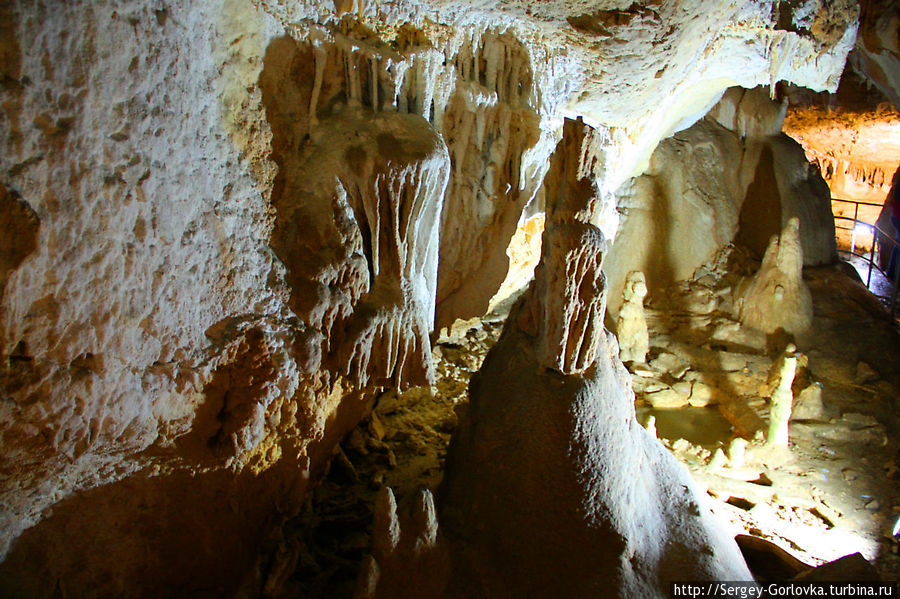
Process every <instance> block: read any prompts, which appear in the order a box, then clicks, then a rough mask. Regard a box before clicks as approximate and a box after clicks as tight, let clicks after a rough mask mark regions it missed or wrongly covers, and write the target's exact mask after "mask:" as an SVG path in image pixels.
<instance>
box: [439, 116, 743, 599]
mask: <svg viewBox="0 0 900 599" xmlns="http://www.w3.org/2000/svg"><path fill="white" fill-rule="evenodd" d="M590 136H591V133H590V130H589V129H588V128H587V127H585V126H584V125H583V124H581V123H577V122H574V121H568V122H567V124H566V127H565V133H564V136H563V142H562V143H561V144H560V148H559V149H558V150H557V154H556V156H555V158H554V165H553V166H552V167H551V172H553V171H556V172H557V173H558V175H557V178H555V179H554V180H555V181H557V182H558V185H557V187H556V189H558V195H557V196H555V197H554V198H553V199H552V200H549V201H548V222H547V231H546V233H545V239H544V244H543V246H542V247H543V248H544V250H543V253H542V259H541V264H540V265H539V266H538V272H537V274H536V277H535V281H534V283H533V284H532V286H531V288H530V289H529V291H528V292H527V293H526V294H525V295H524V296H523V297H522V298H521V300H520V301H519V303H518V304H517V305H516V307H515V308H514V311H513V313H512V314H511V315H510V319H509V320H508V321H507V326H506V329H505V331H504V334H503V336H502V337H501V339H500V341H499V342H498V343H497V345H495V346H494V348H493V349H492V350H491V352H490V353H489V355H488V357H487V359H486V361H485V363H484V366H483V367H482V370H481V371H480V372H479V373H478V374H477V375H476V377H475V378H474V379H473V382H472V385H471V388H470V395H471V404H470V408H469V410H468V412H467V413H466V416H465V418H463V419H462V420H461V422H460V426H459V429H458V431H457V434H456V435H455V436H454V439H453V441H452V443H451V448H450V453H449V455H448V462H447V468H446V474H445V479H444V481H445V482H444V485H443V487H442V489H441V497H442V500H441V509H440V521H441V527H442V530H444V532H445V534H446V536H447V538H448V539H450V540H451V547H453V548H454V556H455V558H456V559H455V562H454V563H455V564H456V568H457V572H456V576H454V577H453V580H454V581H456V584H458V585H461V586H462V589H461V591H462V594H464V595H466V596H490V597H516V596H523V595H528V596H536V597H550V596H567V597H580V596H590V595H595V594H598V593H603V594H604V595H609V596H621V597H637V596H640V597H653V596H665V595H667V594H668V592H669V588H668V585H667V584H665V583H664V582H662V581H666V580H671V579H673V578H674V577H678V576H680V577H685V578H689V579H698V580H706V579H721V580H724V579H729V580H732V579H747V578H749V572H748V571H747V570H746V566H745V565H744V562H743V559H742V558H741V557H740V554H739V552H738V550H737V546H736V545H735V544H734V542H733V540H732V539H730V538H727V537H726V536H724V535H722V533H721V532H720V531H719V530H718V529H717V528H716V525H715V523H714V521H713V520H712V516H711V514H709V513H708V512H707V511H706V510H705V508H704V507H703V506H702V504H701V503H700V501H701V499H700V497H699V495H698V493H697V491H696V490H695V488H694V486H693V483H692V482H691V481H690V479H689V478H688V477H686V476H685V474H684V473H683V471H681V470H680V469H679V468H678V467H677V466H676V464H675V463H674V462H673V461H672V458H671V456H670V455H669V454H667V453H666V451H665V450H664V449H663V448H662V446H661V445H660V444H659V443H658V442H657V441H656V440H655V439H654V438H653V437H651V436H650V435H649V434H648V433H647V432H646V431H645V430H644V429H643V427H641V426H640V424H639V423H638V422H637V420H636V418H635V413H634V408H633V401H634V400H633V397H632V394H631V392H630V385H629V383H628V378H629V377H628V373H627V372H626V371H625V369H624V368H623V367H622V365H621V362H620V361H619V360H618V359H617V358H616V356H615V349H614V348H615V342H614V341H613V340H612V339H611V336H610V335H609V334H608V333H605V332H604V331H603V330H602V322H603V316H604V311H605V310H604V309H605V306H604V298H605V293H603V288H602V286H603V284H604V281H603V278H602V276H601V277H599V278H597V277H596V276H595V275H593V274H592V273H593V268H594V265H595V264H597V263H598V262H599V261H600V260H601V258H602V252H603V249H604V244H603V238H602V233H600V232H599V230H594V229H592V225H590V224H589V222H590V218H591V216H592V215H594V214H596V213H597V211H598V209H599V206H598V205H597V204H598V198H597V195H596V193H595V188H594V184H593V179H592V175H591V173H592V170H591V164H590V163H589V162H588V163H587V164H585V163H584V162H582V159H583V156H584V153H583V151H584V147H585V146H586V145H588V144H589V143H590ZM560 221H562V222H564V223H567V224H566V225H562V223H561V222H560ZM565 239H574V240H581V243H580V246H579V247H580V248H581V249H580V251H578V252H574V251H572V250H570V249H568V248H570V247H571V245H569V244H563V243H560V241H563V240H565ZM586 239H597V241H596V242H592V243H584V240H586ZM557 248H561V249H557ZM562 272H569V273H572V274H574V275H575V276H576V278H575V280H576V281H578V280H580V281H582V282H584V281H588V282H589V284H590V285H594V286H599V287H600V288H599V289H590V288H588V289H589V293H586V294H573V293H572V292H571V291H570V290H571V287H570V286H569V285H566V284H563V282H562V281H560V280H559V273H562ZM579 304H580V306H579ZM579 308H581V309H579ZM585 308H587V309H585ZM560 314H561V315H562V316H563V318H562V320H563V321H564V322H565V323H567V324H568V328H567V330H569V331H570V332H572V333H575V334H574V335H572V336H570V337H569V339H574V340H577V341H578V342H579V343H576V344H574V345H573V344H571V343H569V344H567V343H565V342H564V339H562V342H561V338H560V325H559V323H558V320H557V321H556V322H554V321H552V320H550V318H549V316H550V315H560ZM613 464H614V466H613Z"/></svg>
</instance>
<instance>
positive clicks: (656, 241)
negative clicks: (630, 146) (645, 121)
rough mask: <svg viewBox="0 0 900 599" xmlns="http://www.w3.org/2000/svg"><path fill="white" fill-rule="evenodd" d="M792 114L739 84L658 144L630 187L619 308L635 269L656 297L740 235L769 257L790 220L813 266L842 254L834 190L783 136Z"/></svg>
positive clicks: (615, 254)
mask: <svg viewBox="0 0 900 599" xmlns="http://www.w3.org/2000/svg"><path fill="white" fill-rule="evenodd" d="M785 110H786V105H784V104H780V103H777V102H773V101H772V100H770V99H769V97H768V94H767V92H766V91H764V90H762V89H756V90H750V91H746V90H741V89H731V90H729V91H728V92H727V93H726V94H725V95H724V96H723V97H722V99H721V100H720V102H719V103H718V104H716V105H715V106H714V107H713V108H712V109H711V110H710V112H709V113H708V115H707V116H706V117H705V118H704V119H702V120H701V121H699V122H698V123H697V124H695V125H693V126H692V127H690V128H688V129H686V130H684V131H681V132H679V133H677V134H676V135H675V136H673V137H671V138H669V139H666V140H664V141H663V142H662V143H660V145H659V147H658V148H657V149H656V151H655V152H654V154H653V157H652V159H651V161H650V168H649V169H648V170H647V172H645V173H644V174H643V175H641V176H640V177H637V178H636V179H634V180H633V181H632V182H631V183H629V184H628V185H625V186H623V188H622V189H621V190H620V191H619V192H618V194H617V197H618V200H617V202H618V210H619V212H620V213H621V214H622V220H621V225H620V227H619V231H618V233H617V234H616V238H615V242H614V243H613V246H612V249H611V250H610V257H609V260H608V261H607V268H606V271H607V276H608V277H609V281H610V291H611V293H612V294H613V295H611V296H610V310H611V311H612V312H613V313H617V312H618V309H619V305H620V301H621V300H620V297H621V293H620V290H621V289H622V288H623V285H624V281H625V276H626V274H627V273H628V272H630V271H632V270H641V271H643V272H644V273H645V275H646V277H647V286H648V288H649V290H650V295H651V296H652V295H653V294H654V292H658V291H660V290H662V289H664V288H665V287H667V286H669V285H670V284H672V283H674V282H676V281H682V280H685V279H689V278H691V277H692V276H693V274H694V272H695V270H697V269H698V268H699V267H700V266H701V265H703V264H705V263H707V262H709V261H710V260H712V259H713V257H714V256H715V254H716V252H718V251H719V250H720V249H721V248H722V247H723V246H725V245H726V244H728V243H730V242H732V241H738V242H741V243H743V244H745V245H748V246H749V247H750V248H751V249H753V250H754V251H756V252H757V253H758V255H759V256H760V257H761V256H762V254H763V252H764V251H765V248H766V244H767V243H768V240H769V238H770V237H771V236H772V235H773V234H777V233H778V232H780V231H781V229H782V228H783V227H784V225H785V223H786V222H787V220H788V219H789V218H791V217H798V218H800V220H801V222H802V223H803V227H802V230H803V231H804V233H803V235H802V244H803V250H804V258H805V260H806V264H811V265H812V264H827V263H830V262H832V261H833V260H834V259H835V256H836V246H835V241H834V222H833V218H832V215H831V207H830V192H829V190H828V186H827V185H826V184H825V182H824V181H823V180H822V178H821V176H820V175H819V173H818V171H817V170H816V169H815V168H814V167H811V166H810V165H809V164H808V162H807V159H806V156H805V155H804V153H803V149H802V147H801V146H800V145H799V144H797V143H796V142H794V141H793V140H791V139H790V138H788V137H787V136H785V135H783V134H781V133H780V130H781V124H782V121H783V119H784V116H785Z"/></svg>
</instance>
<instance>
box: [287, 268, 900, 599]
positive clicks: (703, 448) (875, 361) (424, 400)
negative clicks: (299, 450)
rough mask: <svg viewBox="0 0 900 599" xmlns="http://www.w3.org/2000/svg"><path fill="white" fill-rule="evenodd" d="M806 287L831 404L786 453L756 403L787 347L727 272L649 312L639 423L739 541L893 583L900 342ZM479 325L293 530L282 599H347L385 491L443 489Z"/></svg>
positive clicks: (498, 321) (866, 315) (397, 402)
mask: <svg viewBox="0 0 900 599" xmlns="http://www.w3.org/2000/svg"><path fill="white" fill-rule="evenodd" d="M806 278H807V281H808V283H809V285H810V288H811V291H812V293H813V297H814V300H815V322H814V325H813V328H812V331H811V332H810V333H807V334H805V335H803V336H801V337H800V338H798V339H797V344H798V346H799V349H800V351H801V352H803V353H804V354H805V355H806V356H807V357H808V360H809V361H808V369H807V370H805V371H804V373H803V374H802V376H803V377H805V379H804V380H803V381H802V384H803V385H806V386H808V385H809V384H813V383H815V384H818V385H820V386H821V389H822V400H823V404H822V405H821V406H804V407H803V408H802V410H806V413H805V415H804V414H803V413H802V411H801V412H800V413H799V415H801V416H802V417H803V418H804V420H799V419H798V420H795V421H794V422H793V423H792V426H791V450H790V452H789V453H781V452H773V451H771V450H769V449H767V448H766V447H765V445H764V442H763V433H764V430H765V426H766V422H767V417H768V405H767V401H766V400H765V399H763V398H761V397H760V395H761V393H760V388H761V387H764V386H765V384H766V380H767V376H768V372H769V369H770V367H771V365H772V362H773V358H775V357H777V352H778V349H779V345H780V346H781V347H783V344H784V340H783V339H782V340H778V339H773V338H772V337H769V338H766V336H764V335H761V334H758V333H754V332H752V331H747V330H744V329H742V328H741V327H740V325H739V324H738V323H736V322H735V321H733V320H732V319H731V318H730V316H729V315H728V310H729V301H730V300H729V299H728V298H729V297H730V294H729V293H728V291H729V289H730V287H731V286H732V285H733V284H734V283H735V282H736V280H737V275H735V274H732V273H723V272H717V273H710V274H708V275H707V276H705V277H704V278H702V279H700V280H697V281H692V282H690V283H684V284H681V285H680V286H678V287H675V288H673V289H671V290H670V293H668V294H667V295H666V296H665V297H662V298H656V300H655V301H654V302H653V304H651V305H650V306H649V307H648V310H647V316H648V323H649V325H650V328H651V354H650V356H649V357H648V364H646V365H643V366H639V367H636V368H632V371H633V382H634V388H635V391H636V408H637V411H638V415H639V417H640V418H641V419H642V422H645V421H646V420H647V418H648V417H649V416H651V415H652V416H654V417H655V428H656V430H657V432H658V434H659V437H660V440H661V442H662V443H663V444H665V445H666V446H667V447H668V448H669V449H670V450H671V451H672V452H673V453H674V454H675V456H676V457H677V458H678V459H679V460H680V461H681V462H682V463H683V464H684V465H685V466H686V467H687V468H688V469H689V471H690V472H691V473H692V475H693V477H694V479H695V481H696V482H697V483H698V484H699V485H700V487H701V488H702V489H705V490H706V491H707V495H708V498H709V504H710V508H711V509H713V511H714V512H716V513H717V514H718V515H719V516H720V517H721V518H722V519H723V520H725V521H726V522H727V524H726V525H727V526H729V527H730V528H731V530H732V532H733V533H734V534H735V535H737V534H749V535H752V536H755V537H758V538H763V539H766V540H768V541H770V542H772V543H775V544H777V545H779V546H780V547H782V548H783V549H785V550H787V551H789V552H790V553H791V554H792V555H794V556H795V557H797V558H798V559H799V560H801V561H802V562H804V563H806V564H809V565H818V564H820V563H823V562H825V561H830V560H833V559H836V558H837V557H840V556H842V555H844V554H847V553H852V552H854V551H860V552H862V553H863V555H864V556H865V557H866V558H867V559H869V560H872V561H875V562H876V566H877V568H878V569H879V571H880V572H881V574H882V576H884V577H886V578H887V579H896V578H898V576H900V558H898V557H897V555H896V553H895V551H896V545H895V543H894V542H893V541H892V540H891V538H890V535H891V527H892V526H893V524H894V521H895V520H896V519H897V517H898V516H900V484H898V479H900V451H898V449H900V445H898V443H897V441H896V440H895V438H894V437H895V435H894V431H896V430H898V421H897V417H896V416H895V405H896V400H895V398H894V390H895V389H896V388H898V384H900V368H898V367H897V365H896V364H895V362H894V361H893V360H892V357H893V356H895V355H896V352H897V350H898V347H900V343H898V339H900V337H898V334H897V330H896V328H895V327H894V325H893V324H892V323H891V321H890V320H888V319H887V316H886V314H885V313H884V311H883V310H881V308H880V307H879V305H878V303H877V300H876V299H875V298H874V297H873V296H872V295H871V294H868V293H867V292H866V290H865V289H864V288H863V287H862V286H861V285H859V284H858V283H856V282H854V281H852V280H851V279H850V278H849V277H848V276H846V275H845V274H844V273H842V272H841V271H840V270H839V269H835V268H817V269H811V270H807V272H806ZM848 316H849V317H850V319H849V320H848ZM470 324H472V328H469V329H468V330H465V329H463V330H462V332H461V333H459V334H457V335H454V336H452V337H449V338H444V339H442V340H440V341H439V342H438V343H437V344H436V345H435V347H434V351H433V353H434V358H435V362H436V367H437V374H438V380H437V382H436V384H435V386H433V387H431V388H416V389H412V390H410V391H407V392H406V393H403V394H401V395H397V394H396V393H393V392H388V393H385V394H384V395H382V396H381V397H380V398H379V399H378V401H377V403H376V406H375V409H374V411H373V413H372V415H371V417H370V418H369V419H367V420H366V421H364V422H363V423H362V424H361V425H360V426H359V427H358V428H357V429H355V430H354V431H353V432H352V433H351V434H350V435H349V436H348V437H347V438H346V439H345V440H344V441H343V442H342V443H341V446H340V447H339V448H338V452H337V453H336V455H335V459H334V460H333V462H332V466H331V470H330V472H329V474H328V476H327V478H326V480H325V481H324V482H323V483H322V484H321V485H320V486H319V487H318V488H317V489H316V490H315V491H314V492H313V493H312V495H311V497H310V499H309V501H308V504H307V507H306V509H305V510H304V513H303V514H302V515H301V516H300V517H299V518H298V519H297V520H295V521H294V522H292V523H291V524H290V526H289V527H288V528H287V529H286V530H285V531H284V533H285V541H284V542H283V543H284V545H286V546H288V547H290V548H292V550H293V552H294V554H296V555H299V560H298V563H297V567H296V571H295V572H294V574H293V576H291V577H290V578H289V579H287V580H286V581H284V582H282V583H280V584H279V586H280V587H281V588H280V589H279V590H278V592H276V593H273V596H278V597H329V598H331V597H335V598H336V597H350V596H351V595H352V589H353V586H354V583H355V577H356V573H357V569H358V566H359V563H360V561H361V560H362V558H363V556H364V555H365V554H366V553H367V552H368V543H369V530H370V527H371V522H372V509H373V504H374V500H375V496H376V493H377V491H378V489H379V488H380V487H381V486H382V485H388V486H390V487H392V488H393V489H394V491H395V494H396V495H397V498H398V502H399V503H402V502H403V500H404V498H408V497H411V496H412V494H413V492H414V491H415V490H416V489H418V488H419V487H420V486H428V487H431V488H432V489H434V488H436V487H437V485H438V484H439V482H440V480H441V475H442V471H441V469H442V464H443V459H444V455H445V453H446V448H447V444H448V442H449V439H450V435H451V433H452V431H453V429H454V427H455V425H456V422H457V415H458V413H459V411H460V410H464V409H465V408H466V405H467V399H468V398H467V385H468V381H469V378H470V376H471V374H472V373H474V372H475V371H477V370H478V368H479V367H480V365H481V362H482V360H483V358H484V356H485V354H486V353H487V351H488V349H489V348H490V346H491V345H492V344H493V343H494V342H495V341H496V340H497V338H498V337H499V334H500V331H501V329H502V325H503V323H502V318H501V317H499V316H496V317H491V318H486V319H485V320H483V321H477V322H474V323H470ZM663 391H665V392H667V393H668V395H667V397H668V400H667V401H668V402H669V403H668V405H679V403H681V404H683V407H661V406H662V405H665V402H662V403H661V402H660V399H659V398H661V397H663V396H664V395H665V394H662V395H661V392H663ZM685 392H686V393H687V395H684V394H685ZM679 394H681V395H682V396H683V397H682V398H681V400H679V399H678V395H679ZM689 400H693V401H689ZM654 403H655V404H657V405H656V406H654V405H652V404H654ZM692 404H693V405H692ZM737 437H741V438H744V439H746V441H747V443H746V444H745V446H742V445H740V442H739V443H738V444H734V443H733V440H734V439H735V438H737ZM738 454H742V455H738Z"/></svg>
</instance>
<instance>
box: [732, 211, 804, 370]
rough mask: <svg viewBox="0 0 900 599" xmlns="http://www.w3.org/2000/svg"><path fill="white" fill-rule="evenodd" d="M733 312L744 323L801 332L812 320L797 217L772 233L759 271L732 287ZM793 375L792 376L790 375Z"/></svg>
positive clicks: (771, 331)
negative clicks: (778, 231) (778, 232)
mask: <svg viewBox="0 0 900 599" xmlns="http://www.w3.org/2000/svg"><path fill="white" fill-rule="evenodd" d="M734 307H735V316H736V317H737V318H738V319H739V320H740V321H741V323H743V324H744V325H746V326H749V327H752V328H754V329H757V330H760V331H763V332H765V333H775V332H776V331H778V330H779V329H781V330H783V331H785V332H787V333H791V334H797V333H802V332H803V331H805V330H806V329H808V328H809V326H810V324H812V296H811V295H810V293H809V288H808V287H807V286H806V283H805V282H804V281H803V249H802V248H801V246H800V221H799V220H798V219H796V218H792V219H791V220H789V221H788V224H787V226H786V227H785V228H784V230H783V231H782V232H781V235H780V236H779V235H776V236H774V237H772V239H771V240H770V241H769V247H768V249H766V255H765V257H764V258H763V261H762V265H761V266H760V268H759V271H758V272H757V273H756V274H755V275H753V276H752V277H749V278H747V279H744V280H743V281H742V282H741V284H740V285H739V286H738V288H737V289H736V290H735V301H734ZM791 378H792V379H793V377H791Z"/></svg>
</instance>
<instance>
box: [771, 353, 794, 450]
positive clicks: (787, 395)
mask: <svg viewBox="0 0 900 599" xmlns="http://www.w3.org/2000/svg"><path fill="white" fill-rule="evenodd" d="M796 351H797V347H796V346H795V345H794V344H789V345H788V346H787V348H785V350H784V356H783V362H782V367H781V380H780V381H779V383H778V387H777V388H776V389H775V391H774V393H772V404H771V406H770V408H769V432H768V434H767V435H766V443H767V444H768V445H777V446H780V447H787V446H788V424H789V423H790V419H791V403H792V402H793V400H794V394H793V392H792V391H791V385H792V384H793V383H794V374H795V373H796V371H797V356H796V355H795V354H796Z"/></svg>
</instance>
